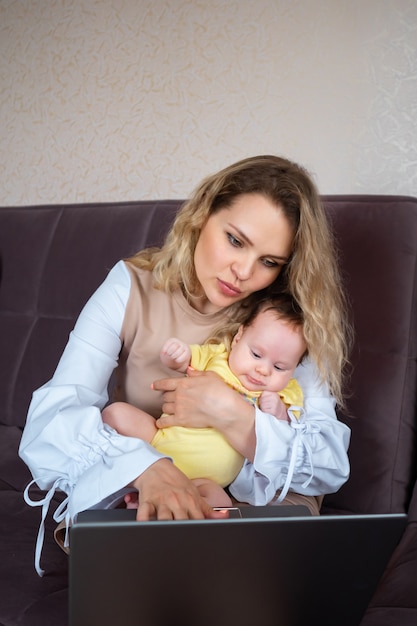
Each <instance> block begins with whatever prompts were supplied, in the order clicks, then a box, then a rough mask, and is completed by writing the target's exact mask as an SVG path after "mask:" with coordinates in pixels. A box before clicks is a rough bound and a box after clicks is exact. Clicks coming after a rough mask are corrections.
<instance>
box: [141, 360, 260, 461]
mask: <svg viewBox="0 0 417 626" xmlns="http://www.w3.org/2000/svg"><path fill="white" fill-rule="evenodd" d="M153 388H154V389H155V390H156V391H163V392H164V397H163V405H162V410H163V413H164V414H163V415H162V416H161V417H160V418H159V419H158V420H157V421H156V425H157V426H158V428H165V427H169V426H185V427H191V428H205V427H207V426H211V427H213V428H216V429H217V430H219V431H220V432H221V433H222V434H223V435H224V436H225V437H226V439H227V440H228V442H229V443H230V445H231V446H232V447H233V448H235V450H237V451H238V452H240V453H241V454H242V455H243V456H244V457H245V458H247V459H252V460H253V458H254V455H255V449H256V435H255V407H254V406H253V405H252V404H251V403H250V402H248V401H247V400H245V399H244V397H243V396H241V395H240V394H239V393H237V392H236V391H235V390H234V389H232V388H231V387H229V386H228V385H226V383H224V382H223V380H222V379H221V378H220V377H219V376H218V375H217V374H215V373H214V372H211V371H208V372H200V371H197V370H193V369H188V370H187V377H185V378H165V379H162V380H157V381H154V383H153Z"/></svg>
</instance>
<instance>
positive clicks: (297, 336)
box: [229, 311, 306, 391]
mask: <svg viewBox="0 0 417 626" xmlns="http://www.w3.org/2000/svg"><path fill="white" fill-rule="evenodd" d="M305 350H306V344H305V341H304V337H303V334H302V329H301V328H300V327H298V326H294V325H292V324H290V323H288V322H286V321H283V320H280V319H277V316H276V313H275V312H274V311H262V312H261V313H259V315H258V316H257V317H256V319H255V320H254V321H253V322H252V324H251V325H250V326H247V327H246V328H244V327H242V326H241V327H240V328H239V331H238V333H237V334H236V335H235V337H234V339H233V343H232V349H231V352H230V355H229V366H230V369H231V370H232V372H233V373H234V374H235V376H237V377H238V379H239V380H240V382H241V383H242V385H243V386H244V387H246V389H249V390H250V391H281V390H282V389H284V387H286V386H287V384H288V383H289V381H290V379H291V378H292V377H293V374H294V370H295V368H296V367H297V365H298V363H299V362H300V359H301V357H302V356H303V354H304V352H305Z"/></svg>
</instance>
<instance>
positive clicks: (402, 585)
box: [0, 196, 417, 626]
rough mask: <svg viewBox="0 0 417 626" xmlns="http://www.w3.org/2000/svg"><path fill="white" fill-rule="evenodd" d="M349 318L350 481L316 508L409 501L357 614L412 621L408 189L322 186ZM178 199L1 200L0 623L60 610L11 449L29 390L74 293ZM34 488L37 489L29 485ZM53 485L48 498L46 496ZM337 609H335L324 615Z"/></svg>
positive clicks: (84, 294)
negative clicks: (336, 190) (372, 191)
mask: <svg viewBox="0 0 417 626" xmlns="http://www.w3.org/2000/svg"><path fill="white" fill-rule="evenodd" d="M324 201H325V206H326V210H327V212H328V215H329V218H330V220H331V223H332V225H333V228H334V232H335V235H336V238H337V241H338V245H339V250H340V260H341V264H342V271H343V276H344V281H345V284H346V287H347V290H348V293H349V296H350V300H351V306H352V315H353V319H354V324H355V329H356V342H355V347H354V351H353V355H352V360H353V366H354V369H353V375H352V379H351V397H350V399H349V403H348V414H347V415H340V419H343V420H344V421H346V422H347V423H348V425H349V426H350V427H351V429H352V443H351V448H350V458H351V466H352V474H351V478H350V480H349V482H348V483H347V484H346V485H345V486H344V487H342V489H340V491H339V492H338V493H336V494H332V495H329V496H327V497H326V498H325V501H324V505H323V513H324V514H326V513H335V512H336V513H341V514H342V513H346V512H349V513H376V512H399V511H408V512H409V524H408V527H407V530H406V532H405V535H404V537H403V540H402V542H401V544H400V546H399V547H398V549H397V551H396V553H395V554H394V556H393V559H392V561H391V563H390V565H389V567H388V568H387V571H386V574H385V578H384V579H383V580H382V581H381V584H380V586H379V588H378V590H377V592H376V594H375V597H374V599H373V601H372V604H371V606H370V608H369V610H368V612H367V614H366V615H365V617H364V619H363V626H376V625H378V626H390V625H392V626H398V624H401V625H402V626H407V625H410V626H411V624H415V623H417V594H416V593H415V589H414V587H415V580H416V579H417V530H416V528H417V493H415V494H414V495H413V492H414V491H415V482H416V474H417V463H416V455H417V441H416V430H417V407H416V405H417V288H416V284H417V282H416V274H417V269H416V264H417V199H414V198H405V197H403V198H401V197H389V196H380V197H378V196H331V197H330V196H328V197H325V198H324ZM179 205H180V201H174V200H170V201H158V202H125V203H108V204H97V205H94V204H89V205H66V206H43V207H8V208H0V348H1V349H0V510H1V512H2V514H1V516H0V533H1V535H0V537H1V538H0V581H1V584H0V624H4V625H7V626H15V625H16V626H17V624H19V625H20V626H22V625H23V626H24V625H28V626H37V625H38V624H39V625H42V626H44V625H45V624H49V623H51V624H52V623H53V624H55V625H56V626H63V625H64V624H66V620H67V615H66V601H67V557H66V556H65V555H64V554H63V553H62V552H61V551H60V550H59V549H58V548H57V547H56V546H55V544H54V542H53V539H52V530H53V527H54V523H53V522H52V521H51V514H50V515H49V517H48V521H47V530H46V539H45V548H44V553H43V559H42V563H43V565H44V567H45V569H46V571H47V575H46V576H45V577H44V578H43V579H39V578H38V577H37V575H36V573H35V571H34V569H33V550H34V544H35V539H36V532H37V527H38V523H39V510H33V509H30V508H29V507H27V506H26V505H25V504H24V502H23V499H22V490H23V488H24V487H25V486H26V484H27V483H28V482H29V480H30V478H31V477H30V475H29V472H28V470H27V468H26V467H25V465H24V464H23V463H22V462H21V461H20V459H19V458H18V456H17V448H18V445H19V440H20V435H21V429H22V427H23V425H24V423H25V417H26V412H27V407H28V404H29V402H30V397H31V393H32V391H33V390H34V389H35V388H37V387H39V386H40V385H41V384H42V383H44V382H46V380H48V379H49V378H50V377H51V375H52V373H53V371H54V368H55V366H56V364H57V361H58V359H59V356H60V354H61V353H62V350H63V348H64V346H65V343H66V341H67V338H68V334H69V332H70V330H71V328H72V327H73V325H74V322H75V319H76V317H77V315H78V313H79V311H80V310H81V307H82V306H83V304H84V303H85V301H86V300H87V298H88V296H89V295H90V294H91V293H92V291H93V290H94V289H95V288H96V287H97V286H98V285H99V284H100V283H101V281H102V280H103V278H104V277H105V275H106V273H107V271H108V270H109V269H110V268H111V267H112V265H113V264H114V263H115V262H116V261H117V260H118V259H119V258H122V257H125V256H128V255H130V254H132V253H133V252H135V251H136V250H137V249H139V248H142V247H144V246H145V245H155V244H156V245H157V244H159V243H160V242H161V240H162V238H163V234H164V233H165V232H166V230H167V228H168V225H169V224H170V222H171V221H172V219H173V216H174V214H175V211H176V210H177V208H178V206H179ZM41 495H42V494H41V493H39V497H41ZM58 500H59V497H57V498H56V502H57V501H58ZM335 623H336V622H335Z"/></svg>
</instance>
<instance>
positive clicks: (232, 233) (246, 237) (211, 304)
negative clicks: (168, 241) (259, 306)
mask: <svg viewBox="0 0 417 626" xmlns="http://www.w3.org/2000/svg"><path fill="white" fill-rule="evenodd" d="M293 239H294V231H293V228H292V227H291V225H290V223H289V221H288V220H287V218H286V217H285V215H284V213H283V211H282V208H281V207H280V206H276V205H275V204H273V203H272V201H271V200H270V199H269V198H267V197H266V196H263V195H262V194H258V193H253V194H242V195H241V196H238V197H237V198H236V199H235V200H234V202H233V203H232V205H231V206H229V207H225V208H224V209H220V210H219V211H217V213H214V214H213V215H211V216H210V217H209V218H208V220H207V222H206V223H205V225H204V226H203V228H202V230H201V233H200V237H199V239H198V242H197V245H196V249H195V252H194V265H195V271H196V274H197V278H198V280H199V282H200V285H201V288H202V294H201V295H200V297H196V298H193V299H192V301H191V304H192V306H194V307H195V308H196V309H197V310H198V311H200V312H202V313H209V312H210V313H211V312H215V311H218V310H220V309H223V308H224V307H227V306H230V305H231V304H233V303H234V302H238V301H239V300H244V299H245V298H246V297H247V296H249V295H250V294H251V293H253V292H254V291H259V290H260V289H264V288H265V287H267V286H268V285H270V284H271V283H273V282H274V280H275V279H276V278H277V276H278V274H279V273H280V271H281V268H282V267H283V265H285V263H286V262H287V261H288V259H289V256H290V254H291V249H292V244H293Z"/></svg>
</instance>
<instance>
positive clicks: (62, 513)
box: [23, 477, 73, 576]
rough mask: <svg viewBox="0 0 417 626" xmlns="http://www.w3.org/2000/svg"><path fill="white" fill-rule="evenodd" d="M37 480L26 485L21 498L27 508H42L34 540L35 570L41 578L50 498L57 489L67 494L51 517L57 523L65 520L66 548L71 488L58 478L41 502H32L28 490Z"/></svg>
mask: <svg viewBox="0 0 417 626" xmlns="http://www.w3.org/2000/svg"><path fill="white" fill-rule="evenodd" d="M37 480H38V479H36V478H35V479H34V480H32V481H31V482H30V483H29V484H28V486H27V487H26V489H25V491H24V493H23V497H24V500H25V502H26V504H28V505H29V506H41V507H42V518H41V522H40V525H39V530H38V536H37V539H36V548H35V569H36V571H37V573H38V575H39V576H43V575H44V573H45V570H43V569H42V568H41V565H40V561H41V553H42V547H43V541H44V537H45V519H46V516H47V513H48V510H49V506H50V504H51V501H52V498H53V497H54V495H55V492H56V490H57V489H59V490H62V491H65V492H67V497H66V498H65V499H64V500H63V501H62V502H61V504H60V505H59V506H58V507H57V509H56V511H55V513H54V515H53V518H54V520H55V521H56V522H57V523H59V522H62V520H64V519H65V529H66V530H65V542H64V545H65V546H66V547H67V546H68V545H69V541H68V529H69V523H70V516H69V510H68V503H69V499H70V496H71V493H72V489H73V487H72V486H70V485H69V484H68V478H67V477H65V478H64V477H60V478H57V479H56V481H55V482H54V484H53V485H52V487H51V488H50V489H49V491H48V492H47V494H46V495H45V497H44V498H42V499H41V500H32V499H31V497H30V496H29V490H30V488H31V487H32V485H34V484H35V483H36V482H37Z"/></svg>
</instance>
